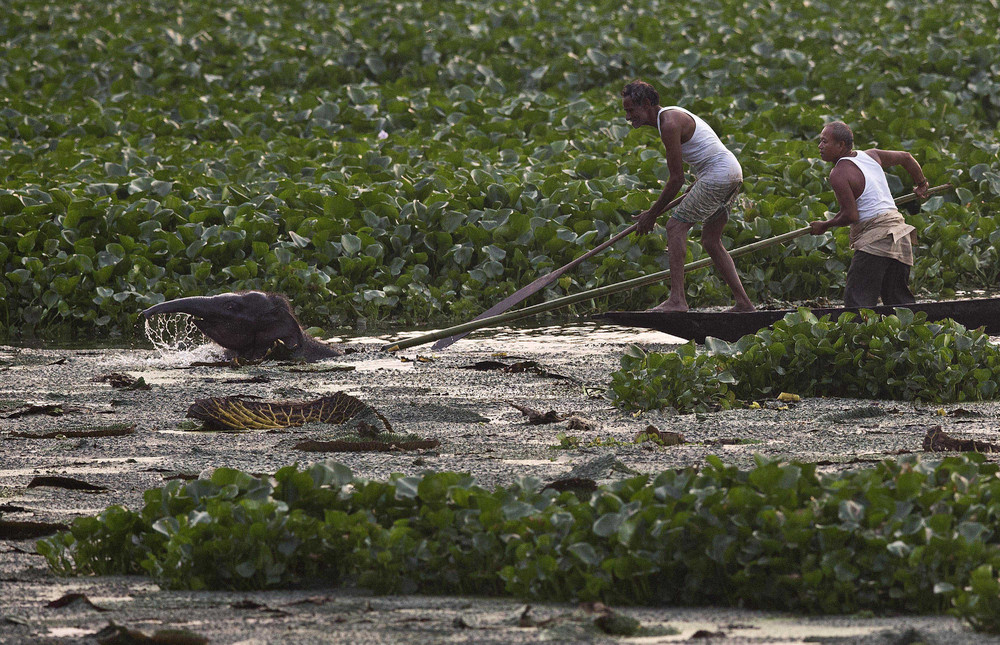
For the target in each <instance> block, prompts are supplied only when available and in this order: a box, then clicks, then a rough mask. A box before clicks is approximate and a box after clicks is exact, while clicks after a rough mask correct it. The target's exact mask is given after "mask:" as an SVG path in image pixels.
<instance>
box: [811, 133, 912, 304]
mask: <svg viewBox="0 0 1000 645" xmlns="http://www.w3.org/2000/svg"><path fill="white" fill-rule="evenodd" d="M819 154H820V157H821V158H822V159H823V161H830V162H833V163H834V164H835V165H834V167H833V170H831V171H830V186H831V187H832V188H833V192H834V194H835V195H836V196H837V203H838V204H839V205H840V212H838V213H837V214H836V215H834V216H833V217H832V218H830V219H828V220H821V221H817V222H810V223H809V228H811V229H812V233H813V235H822V234H823V233H826V232H827V231H828V230H830V229H831V228H833V227H835V226H850V227H851V236H850V240H851V249H853V250H854V257H853V258H851V267H850V268H849V269H848V270H847V285H846V287H845V288H844V305H845V306H847V307H874V306H875V305H877V304H878V299H879V297H880V296H881V298H882V303H883V304H885V305H907V304H912V303H914V302H916V300H915V299H914V298H913V294H912V293H910V288H909V286H908V283H909V280H910V267H911V266H913V247H912V245H911V239H910V237H911V234H912V233H913V231H914V228H913V227H912V226H910V225H908V224H907V223H906V221H905V220H904V219H903V216H902V214H901V213H900V212H899V211H898V210H896V204H895V202H894V201H893V199H892V194H891V193H890V192H889V183H888V182H887V181H886V179H885V171H884V169H885V168H890V167H892V166H902V167H903V168H904V169H905V170H906V172H908V173H909V174H910V177H911V178H912V179H913V192H914V193H916V194H917V196H918V197H920V198H926V197H927V188H928V182H927V179H926V178H925V177H924V172H923V170H922V169H921V168H920V164H919V163H917V160H916V159H914V158H913V155H911V154H910V153H909V152H905V151H897V150H879V149H877V148H873V149H871V150H865V151H863V152H858V151H855V150H854V133H852V132H851V129H850V128H849V127H848V126H847V124H846V123H842V122H840V121H835V122H833V123H828V124H827V125H826V126H825V127H824V128H823V131H822V132H821V133H820V136H819Z"/></svg>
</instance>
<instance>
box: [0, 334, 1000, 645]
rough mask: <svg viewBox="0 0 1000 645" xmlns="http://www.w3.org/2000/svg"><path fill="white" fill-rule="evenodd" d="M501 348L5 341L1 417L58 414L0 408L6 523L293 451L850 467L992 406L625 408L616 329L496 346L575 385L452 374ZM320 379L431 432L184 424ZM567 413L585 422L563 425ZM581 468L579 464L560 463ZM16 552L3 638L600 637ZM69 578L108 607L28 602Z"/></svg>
mask: <svg viewBox="0 0 1000 645" xmlns="http://www.w3.org/2000/svg"><path fill="white" fill-rule="evenodd" d="M511 349H512V347H511V346H510V344H509V343H506V344H502V343H492V342H490V341H477V342H476V343H475V345H471V346H470V345H466V344H465V343H463V344H460V345H457V346H456V347H455V348H453V349H452V350H449V352H448V353H447V354H442V355H440V356H431V357H429V358H430V359H431V360H429V361H426V360H424V361H417V360H412V359H414V358H415V357H416V355H409V356H407V358H409V359H411V360H410V361H409V362H403V361H401V360H399V359H397V358H390V357H386V356H384V355H381V354H372V353H363V354H359V355H356V356H349V357H345V358H344V359H342V360H340V361H338V362H339V363H343V364H350V365H352V366H354V367H355V369H354V370H351V371H340V370H338V371H330V372H318V373H317V372H296V371H292V370H294V369H298V366H293V365H280V364H274V363H268V364H262V365H257V366H247V367H243V368H240V369H239V370H232V369H229V368H225V367H198V368H194V369H176V368H178V367H184V368H186V367H188V365H189V363H186V364H183V365H179V364H176V363H175V364H171V363H169V362H164V361H163V360H162V359H160V358H159V357H157V356H155V355H153V354H152V353H149V352H144V351H133V352H128V351H107V352H92V351H89V352H70V351H32V350H23V351H19V350H13V349H9V348H5V349H3V350H2V351H0V360H2V361H3V364H2V365H0V369H4V370H5V376H13V377H14V378H9V379H4V382H3V385H2V386H0V405H2V407H0V415H4V416H5V417H6V415H8V414H9V413H10V412H16V411H18V410H24V409H27V408H26V406H31V405H34V406H39V408H42V407H44V406H46V405H55V404H58V406H57V407H58V409H59V410H61V413H60V414H59V415H58V416H52V415H51V414H47V413H45V412H43V411H41V410H39V411H38V412H37V413H34V414H27V415H20V416H15V417H14V418H3V419H2V420H0V421H2V423H3V425H2V435H0V436H2V440H3V449H4V455H5V457H4V467H3V470H2V471H0V477H2V478H0V495H2V497H0V512H2V513H3V520H4V521H5V522H20V523H22V526H21V528H22V529H24V530H33V531H36V532H35V533H32V536H33V537H34V536H37V535H39V533H38V532H37V531H38V529H39V525H40V527H41V529H43V532H44V528H45V525H46V524H48V525H49V526H50V528H51V529H56V528H59V526H61V525H66V524H68V523H69V522H71V521H72V519H73V518H74V517H79V516H83V515H92V514H94V513H96V512H97V511H99V510H100V509H103V508H105V507H107V506H109V505H111V504H123V505H125V506H127V507H129V508H139V507H140V506H141V504H142V500H141V495H142V491H144V490H146V489H148V488H154V487H161V486H163V485H164V483H165V482H167V481H170V480H174V479H193V478H197V477H198V476H199V475H200V474H202V473H207V472H210V471H211V470H212V469H214V468H216V467H220V466H227V467H232V468H238V469H240V470H243V471H245V472H250V473H272V472H274V471H276V470H277V469H278V468H280V467H282V466H285V465H288V464H290V463H293V462H300V463H304V462H311V461H316V460H322V459H324V458H326V457H328V456H332V457H334V458H336V459H338V460H340V461H342V462H343V463H345V464H346V465H348V466H349V467H350V468H351V469H352V470H354V472H356V473H357V474H359V475H361V476H365V477H370V478H379V479H384V478H386V477H388V475H389V474H390V473H392V472H399V473H404V474H417V473H420V472H422V471H424V470H426V469H433V470H454V471H464V472H470V473H472V474H473V475H475V476H476V477H477V479H478V480H479V481H480V482H481V483H482V484H483V485H484V486H486V487H488V488H489V487H492V486H495V485H498V484H503V485H509V484H510V483H512V482H513V481H514V480H515V479H516V478H518V477H521V476H525V475H530V476H535V477H538V478H539V479H541V480H543V481H549V482H553V485H554V487H558V486H561V484H558V483H557V482H558V481H559V480H560V479H565V478H567V476H569V475H573V476H572V477H570V479H574V480H575V481H576V482H577V484H578V485H577V486H575V487H576V488H584V489H586V488H587V487H590V486H591V485H592V484H591V482H596V483H607V482H608V481H610V480H612V479H620V478H622V477H626V476H628V474H629V473H631V472H644V473H653V472H659V471H661V470H663V469H666V468H670V467H674V466H687V465H694V464H700V463H703V462H704V459H705V457H706V456H707V455H709V454H719V455H720V456H721V457H722V458H723V459H725V460H726V462H727V463H733V464H737V465H740V466H742V467H746V468H749V467H752V466H753V463H754V462H753V458H754V457H753V456H754V455H755V454H760V455H764V456H768V457H772V458H794V459H799V460H807V461H816V462H820V463H823V464H825V465H824V466H823V468H826V469H840V468H850V467H858V466H859V465H865V464H868V463H869V462H877V461H878V460H880V459H883V458H886V457H893V456H897V455H898V454H901V453H911V452H920V451H922V450H923V442H924V438H925V436H926V435H927V432H928V430H929V429H931V428H934V427H935V426H941V429H942V431H943V432H945V433H946V435H947V436H948V437H951V438H954V439H956V440H960V441H961V440H964V441H981V442H984V443H997V440H996V438H995V434H996V430H997V428H998V425H1000V424H998V419H1000V409H998V406H997V405H996V404H995V403H979V404H963V405H962V406H957V405H955V406H945V407H938V406H919V405H912V404H904V403H899V402H871V401H856V400H847V399H835V400H824V399H803V400H802V401H800V402H797V403H796V402H782V401H778V400H776V399H775V400H772V401H762V402H760V405H759V408H758V409H739V410H736V409H734V410H728V411H723V412H718V413H705V414H689V415H674V414H671V413H668V412H656V413H646V414H643V415H641V416H638V417H636V416H633V415H632V414H628V413H623V412H621V411H618V410H616V409H614V408H613V406H611V405H610V404H609V403H608V401H607V400H606V399H604V398H603V397H602V389H601V386H602V384H607V382H608V380H609V375H610V372H611V371H612V370H614V369H616V368H617V367H618V365H617V359H618V357H620V356H621V354H622V353H623V352H624V349H625V345H624V343H611V344H601V343H591V344H589V345H587V344H584V343H580V344H578V345H573V346H571V347H570V348H569V349H567V348H565V347H564V348H551V349H550V350H546V349H545V348H544V346H542V345H539V346H534V345H526V346H525V347H521V348H518V349H519V354H522V356H518V357H499V358H500V360H502V361H503V362H505V363H508V364H510V363H515V362H517V360H520V359H528V360H535V361H537V362H538V363H539V364H540V365H541V366H543V367H544V368H545V371H549V372H552V373H555V374H573V375H574V376H575V377H576V378H577V380H568V379H557V378H552V377H549V376H547V375H545V374H541V373H537V372H523V373H508V372H502V371H497V370H489V371H478V370H467V369H462V368H463V367H464V366H466V365H469V364H470V363H473V362H476V361H480V360H496V359H497V358H498V357H496V356H493V354H494V352H495V351H497V350H511ZM522 350H523V351H522ZM557 350H558V351H557ZM515 359H516V360H515ZM109 372H123V373H127V374H129V375H131V376H132V377H133V378H136V379H137V378H139V377H142V378H143V379H144V381H145V382H146V383H147V384H149V385H150V386H151V389H150V390H128V389H124V388H113V387H111V386H110V385H109V384H106V383H101V382H95V381H93V380H91V379H92V377H95V376H99V375H100V374H106V373H109ZM259 377H266V378H259ZM247 381H250V382H247ZM332 392H346V393H349V394H350V395H351V396H354V397H355V398H357V399H358V400H360V401H362V402H364V403H365V404H367V405H369V406H371V407H373V408H374V409H376V410H378V412H379V414H381V415H382V416H383V417H384V418H385V419H386V420H387V422H388V423H390V424H391V426H392V430H393V431H394V432H396V433H409V434H414V435H417V436H420V437H423V438H426V439H434V440H437V441H440V442H441V443H440V446H438V447H437V448H434V449H430V450H418V451H415V452H405V451H400V450H390V451H386V452H378V453H372V452H368V453H362V452H344V453H338V454H336V455H332V454H330V455H328V454H323V453H304V452H301V451H298V450H295V447H296V445H299V444H301V443H303V442H309V441H312V442H318V441H322V440H324V438H329V437H330V436H331V432H335V431H336V430H337V426H335V425H333V426H330V425H310V424H306V425H302V426H292V427H287V428H278V429H272V430H251V431H241V432H224V433H223V432H206V431H197V430H198V429H199V427H200V426H199V425H198V424H194V423H192V421H191V420H189V419H187V418H186V416H185V415H186V414H187V411H188V408H189V407H190V406H191V404H192V403H193V402H194V401H195V400H197V399H209V398H212V397H235V396H240V397H248V396H255V397H260V400H262V401H315V400H320V399H322V398H323V397H325V396H330V395H331V393H332ZM249 400H254V399H249ZM512 403H514V404H516V405H518V406H521V407H527V408H532V409H535V410H541V411H546V410H554V411H555V412H557V413H558V415H559V416H560V417H562V418H565V419H567V420H565V421H558V422H555V423H552V424H542V425H533V424H531V423H530V422H529V421H528V419H527V418H526V417H525V415H524V414H522V412H520V411H519V410H518V409H517V408H515V407H514V406H513V405H512ZM52 410H54V408H53V409H51V410H50V412H51V411H52ZM571 417H583V418H586V419H588V420H590V421H591V422H592V423H591V425H587V426H575V427H574V429H571V428H570V427H569V421H568V419H569V418H571ZM114 424H129V425H131V424H134V425H135V429H134V431H133V432H131V433H125V434H111V435H108V436H83V435H81V434H79V433H77V432H76V430H79V429H84V428H94V427H111V426H113V425H114ZM651 425H652V426H654V428H655V429H656V431H657V433H664V432H670V433H676V434H678V435H682V436H683V440H682V441H683V443H679V444H678V445H669V446H668V445H663V444H664V442H656V441H650V440H643V441H638V440H637V437H639V436H646V437H648V436H649V435H651V434H654V433H651V432H647V430H648V428H649V426H651ZM17 434H20V435H31V436H30V437H26V436H16V435H17ZM560 435H562V439H560ZM569 439H575V441H571V440H569ZM989 458H991V459H992V458H993V457H989ZM588 463H593V464H594V465H595V468H594V469H592V470H590V471H588V470H586V469H584V470H580V469H579V468H574V467H578V466H580V465H583V464H588ZM574 473H575V474H574ZM40 477H42V478H64V479H41V480H40V482H41V484H40V485H39V482H38V481H36V484H35V485H34V486H31V487H29V485H30V484H31V483H32V481H33V480H36V478H40ZM72 481H77V482H81V483H83V484H86V485H87V486H76V485H74V484H73V483H72ZM88 487H93V488H95V489H96V490H93V489H88ZM571 488H572V487H571ZM29 523H30V526H29V525H28V524H29ZM33 548H34V542H33V539H24V538H19V537H17V536H16V535H14V534H7V535H5V536H4V539H3V541H2V542H0V550H2V551H3V552H2V553H0V556H2V562H3V565H2V570H0V577H2V578H3V579H4V584H5V587H6V588H9V589H11V592H10V593H9V594H5V595H4V597H5V600H4V601H3V605H2V606H0V616H2V618H0V620H4V621H5V622H4V624H3V627H4V633H5V635H6V634H10V635H11V636H10V638H14V639H15V640H13V641H12V642H30V639H32V638H38V637H40V636H44V635H46V634H49V635H52V634H60V633H66V634H73V635H75V636H83V635H85V634H96V633H98V632H99V631H100V630H101V629H105V628H107V627H108V625H109V624H110V623H112V622H113V623H115V624H118V625H122V626H125V627H127V628H129V629H135V630H138V631H141V632H143V633H145V634H147V635H152V634H154V633H155V632H157V631H158V630H162V629H164V627H165V626H166V627H180V628H186V629H191V630H192V631H194V632H196V633H198V634H202V635H206V636H208V637H211V638H212V639H213V641H222V642H226V641H227V640H239V638H237V637H236V636H237V635H238V634H242V633H243V631H242V630H245V629H246V626H247V624H248V623H247V618H248V616H251V617H253V619H254V620H256V621H257V622H256V623H254V625H255V627H254V629H255V630H259V631H258V632H257V633H258V634H263V635H265V637H266V635H267V634H272V635H274V634H287V630H288V629H289V628H291V629H293V630H295V632H296V633H297V634H299V635H300V636H301V637H302V638H301V640H302V641H303V642H308V641H310V640H314V641H316V642H320V641H321V640H322V638H324V637H326V638H329V637H331V634H336V635H338V636H341V637H343V638H344V639H346V640H351V639H355V640H360V639H361V638H362V634H369V633H375V634H379V635H381V636H382V637H384V640H385V642H391V641H392V640H394V639H395V640H399V639H404V640H408V641H410V642H435V641H436V640H440V639H441V638H448V639H450V640H456V641H459V642H461V641H462V640H465V641H466V642H527V641H533V640H537V639H540V638H552V637H554V636H558V635H560V634H562V635H565V636H566V638H568V639H570V640H573V639H577V640H579V639H585V638H588V639H598V640H600V639H601V638H611V637H610V636H606V635H605V633H604V632H601V631H594V630H595V627H594V616H595V615H596V614H594V613H593V612H592V611H591V612H588V611H587V610H586V609H580V608H574V607H569V606H560V605H553V606H541V605H537V604H536V605H535V606H534V607H533V609H531V610H526V609H525V605H524V603H519V602H518V601H516V600H512V599H504V600H488V601H487V600H475V599H468V598H426V597H410V596H392V597H372V596H369V595H367V593H366V592H363V591H357V590H354V591H352V590H344V589H330V588H326V589H318V590H317V589H307V590H290V591H283V592H253V593H241V594H233V593H215V592H213V593H200V594H195V593H191V592H176V591H163V590H159V589H157V588H156V586H155V585H153V584H152V583H151V582H150V581H149V580H148V579H143V578H128V579H121V578H110V579H109V578H96V579H90V578H82V579H58V578H55V577H53V576H52V575H51V574H50V573H49V572H48V571H47V570H46V569H45V568H44V562H43V560H42V559H41V558H39V557H38V556H37V555H34V554H33V553H32V551H33ZM72 592H80V593H84V594H85V595H86V596H87V598H88V599H89V600H90V601H91V602H92V604H94V605H97V606H100V607H102V608H105V609H108V610H109V611H107V612H98V611H95V610H93V609H90V608H88V606H87V605H85V604H79V603H70V604H68V605H66V606H64V607H59V608H48V607H46V605H47V604H48V603H50V602H52V601H54V600H58V599H59V598H60V597H62V596H64V595H65V594H67V593H72ZM620 611H622V612H623V613H625V614H627V615H629V616H633V617H636V618H638V619H639V621H640V623H641V624H642V625H643V626H645V627H649V628H656V629H666V628H667V627H672V628H676V629H678V630H679V631H680V634H678V636H679V637H683V638H687V637H690V636H692V635H693V634H694V633H696V632H697V631H698V630H705V631H706V632H708V633H717V632H721V633H724V634H725V637H724V638H723V637H719V638H720V639H722V640H720V641H719V642H734V643H735V642H746V640H741V639H746V638H748V637H764V636H765V635H766V634H768V633H769V632H768V631H767V629H768V625H770V626H771V627H773V625H774V622H773V620H764V618H763V616H762V615H760V614H752V613H742V612H733V611H729V610H710V611H693V610H683V609H622V610H620ZM320 625H322V628H320V627H319V626H320ZM808 625H809V626H810V627H809V629H813V630H814V631H813V632H812V633H813V634H815V635H817V636H824V635H825V636H830V635H834V634H851V635H864V634H872V633H874V632H879V631H880V630H883V629H890V630H895V631H894V633H897V634H902V633H903V631H905V628H907V627H908V626H916V628H917V629H918V630H923V632H921V633H923V634H925V635H929V636H928V637H933V638H935V639H937V640H936V641H935V642H968V643H973V642H989V640H988V637H984V636H983V635H981V634H974V633H972V632H971V631H969V630H968V629H967V628H965V627H963V626H961V625H960V624H959V623H957V622H956V621H953V620H952V619H949V618H942V617H935V618H927V619H903V620H901V621H900V620H896V621H893V620H889V619H882V618H878V619H875V618H872V619H861V618H858V617H855V618H851V619H843V620H842V621H840V622H838V621H837V620H833V619H830V620H826V621H824V620H820V621H816V620H815V619H811V620H810V621H808ZM801 627H802V624H800V625H798V626H797V627H796V629H800V628H801ZM59 629H64V630H78V631H69V632H59V631H57V630H59ZM837 630H843V631H837ZM871 638H875V637H874V636H871ZM16 639H21V640H20V641H19V640H16ZM727 639H728V640H727ZM963 639H964V640H963ZM871 642H879V641H875V640H872V641H871Z"/></svg>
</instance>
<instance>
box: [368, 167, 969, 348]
mask: <svg viewBox="0 0 1000 645" xmlns="http://www.w3.org/2000/svg"><path fill="white" fill-rule="evenodd" d="M949 188H951V184H943V185H941V186H935V187H934V188H930V189H928V190H927V194H928V195H933V194H937V193H940V192H944V191H945V190H947V189H949ZM916 199H919V198H918V197H917V195H916V194H915V193H909V194H907V195H903V196H902V197H899V198H897V199H896V200H895V201H896V205H897V206H901V205H903V204H906V203H908V202H912V201H914V200H916ZM809 231H810V229H809V227H808V226H806V227H803V228H800V229H796V230H794V231H789V232H787V233H783V234H781V235H775V236H774V237H769V238H767V239H766V240H760V241H759V242H753V243H752V244H747V245H746V246H741V247H739V248H737V249H733V250H732V251H730V252H729V255H730V256H732V257H734V258H738V257H740V256H743V255H747V254H748V253H753V252H754V251H759V250H761V249H766V248H768V247H769V246H775V245H777V244H784V243H785V242H790V241H792V240H794V239H795V238H797V237H802V236H803V235H806V234H807V233H809ZM710 264H712V260H711V258H702V259H701V260H696V261H694V262H689V263H687V264H685V265H684V272H685V273H687V272H688V271H694V270H695V269H701V268H702V267H707V266H709V265H710ZM669 277H670V270H669V269H667V270H665V271H658V272H657V273H650V274H649V275H644V276H639V277H638V278H632V279H631V280H625V281H624V282H616V283H614V284H608V285H605V286H603V287H597V288H596V289H590V290H588V291H581V292H580V293H574V294H571V295H568V296H563V297H562V298H556V299H555V300H549V301H548V302H542V303H539V304H537V305H532V306H530V307H525V308H523V309H518V310H516V311H508V312H506V313H503V314H499V315H497V316H490V317H489V318H480V319H479V320H471V321H469V322H466V323H462V324H460V325H455V326H454V327H448V328H447V329H440V330H438V331H435V332H431V333H429V334H424V335H422V336H414V337H413V338H408V339H406V340H401V341H397V342H394V343H389V344H387V345H383V346H382V350H383V351H386V352H397V351H399V350H402V349H409V348H411V347H416V346H418V345H425V344H427V343H433V342H434V341H436V340H440V339H442V338H448V337H449V336H454V335H455V334H461V333H464V332H470V331H475V330H476V329H482V328H484V327H493V326H496V325H499V324H501V323H505V322H510V321H512V320H517V319H519V318H526V317H528V316H533V315H535V314H540V313H544V312H546V311H552V310H553V309H559V308H560V307H568V306H569V305H572V304H576V303H578V302H582V301H584V300H591V299H593V298H600V297H601V296H609V295H611V294H614V293H619V292H621V291H628V290H629V289H635V288H636V287H644V286H646V285H649V284H654V283H656V282H661V281H663V280H666V279H667V278H669Z"/></svg>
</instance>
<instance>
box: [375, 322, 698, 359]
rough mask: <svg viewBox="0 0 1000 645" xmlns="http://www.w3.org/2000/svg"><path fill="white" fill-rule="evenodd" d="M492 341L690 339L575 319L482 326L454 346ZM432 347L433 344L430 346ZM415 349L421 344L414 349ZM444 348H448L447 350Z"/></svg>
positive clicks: (526, 344) (555, 346) (536, 344)
mask: <svg viewBox="0 0 1000 645" xmlns="http://www.w3.org/2000/svg"><path fill="white" fill-rule="evenodd" d="M433 331H436V330H426V331H406V332H396V333H387V334H384V335H381V336H372V337H367V338H359V339H356V340H357V341H359V342H364V343H369V342H370V343H373V344H375V343H377V344H385V343H388V342H390V341H400V340H405V339H408V338H414V337H417V336H422V335H424V334H429V333H432V332H433ZM484 340H488V341H490V345H498V344H508V343H509V344H510V345H511V346H512V348H516V349H517V350H518V351H547V352H555V351H573V349H574V348H580V347H581V346H590V347H591V348H592V347H593V346H594V345H624V344H629V343H637V344H641V345H679V344H683V343H686V342H687V341H686V340H684V339H683V338H678V337H677V336H671V335H670V334H665V333H663V332H659V331H655V330H652V329H642V328H639V327H623V326H621V325H610V324H606V323H598V322H594V321H572V322H565V323H561V324H551V323H549V324H545V325H537V324H536V325H528V324H525V325H511V326H505V327H495V328H491V329H480V330H477V331H474V332H472V333H471V334H469V335H468V336H466V337H465V338H463V339H462V340H460V341H458V342H457V343H455V344H453V345H452V346H451V347H455V348H457V349H472V348H475V345H476V343H477V342H481V341H484ZM426 348H427V349H429V348H430V343H429V344H428V345H426ZM414 349H415V350H418V351H419V349H420V347H416V348H414ZM441 351H448V350H447V349H445V350H441Z"/></svg>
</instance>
